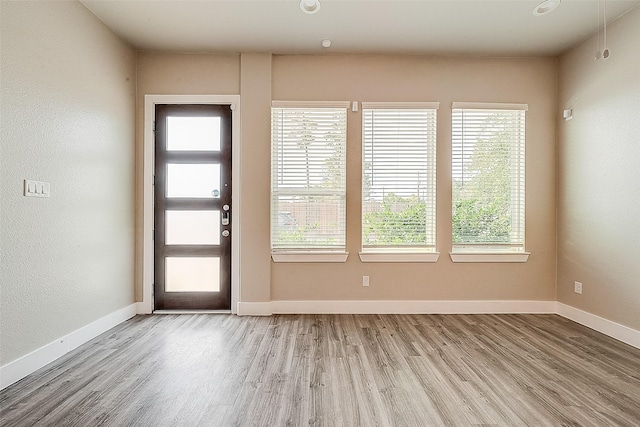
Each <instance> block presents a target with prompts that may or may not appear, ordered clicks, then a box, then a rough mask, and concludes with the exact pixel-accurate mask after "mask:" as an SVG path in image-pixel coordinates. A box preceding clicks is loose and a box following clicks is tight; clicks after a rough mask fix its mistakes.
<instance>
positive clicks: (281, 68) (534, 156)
mask: <svg viewBox="0 0 640 427" xmlns="http://www.w3.org/2000/svg"><path fill="white" fill-rule="evenodd" d="M200 67H204V68H205V70H202V69H200ZM234 73H235V74H234ZM212 81H213V82H214V83H212ZM182 82H188V84H186V85H185V84H183V83H182ZM212 85H214V86H213V87H212ZM238 90H239V92H237V91H238ZM149 93H166V94H182V93H188V94H190V93H203V94H211V93H213V94H230V93H240V94H241V104H242V116H241V117H242V159H241V164H242V172H241V173H242V194H241V214H240V215H241V221H242V236H241V244H242V246H241V248H240V251H241V283H242V287H241V301H242V302H263V301H269V300H341V299H342V300H367V299H370V300H555V298H556V294H555V271H556V263H555V259H556V258H555V257H556V253H555V200H556V196H555V170H556V163H555V161H556V160H555V123H556V122H555V112H556V105H557V100H556V60H555V59H553V58H537V59H442V58H427V57H414V56H397V57H396V56H358V55H350V56H273V57H272V56H271V55H268V54H242V55H240V56H239V57H235V56H218V55H203V56H193V55H163V54H142V55H141V56H140V57H139V60H138V150H139V152H141V151H140V150H141V147H142V130H143V129H142V127H143V123H142V101H143V99H144V94H149ZM271 99H277V100H312V101H313V100H347V101H359V102H360V101H439V102H441V108H440V111H439V121H438V125H439V128H438V132H439V135H438V194H437V197H438V229H437V232H438V248H439V250H440V251H441V257H440V260H439V261H438V262H437V263H435V264H382V263H378V264H373V263H369V264H363V263H361V262H360V260H359V258H358V251H359V248H360V173H361V166H360V159H361V139H360V132H361V119H360V117H361V116H360V113H349V117H348V120H349V121H348V148H347V158H348V160H347V161H348V172H347V173H348V176H347V178H348V185H347V192H348V195H347V227H348V232H347V233H348V234H347V249H348V251H349V252H350V253H351V255H350V256H349V260H348V261H347V262H346V263H344V264H281V263H278V264H274V263H271V261H270V250H269V211H270V200H269V181H270V151H269V150H270V118H269V114H270V100H271ZM453 101H478V102H514V103H527V104H529V111H528V112H527V194H526V196H527V250H529V251H530V252H531V253H532V254H531V257H530V258H529V262H527V263H524V264H453V263H452V262H451V261H450V259H449V256H448V252H449V250H450V246H451V237H450V235H451V225H450V221H451V213H450V205H451V188H450V183H449V182H450V179H449V173H450V166H449V164H450V119H451V114H450V106H451V102H453ZM138 164H139V165H140V164H141V159H139V160H138ZM139 178H140V177H139ZM234 185H236V183H234ZM139 191H140V188H139ZM139 200H140V199H139ZM365 274H366V275H369V276H370V277H371V286H370V287H369V288H363V287H362V286H361V283H362V275H365ZM138 289H139V290H140V289H141V287H140V285H139V286H138Z"/></svg>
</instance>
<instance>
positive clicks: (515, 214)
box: [451, 103, 527, 252]
mask: <svg viewBox="0 0 640 427" xmlns="http://www.w3.org/2000/svg"><path fill="white" fill-rule="evenodd" d="M526 110H527V106H526V105H523V104H472V103H454V104H453V111H452V138H451V139H452V165H451V173H452V176H451V178H452V205H453V206H452V221H453V223H452V233H453V235H452V242H453V251H454V252H455V251H467V250H472V251H473V250H478V251H489V252H491V251H507V252H513V251H516V252H521V251H524V237H525V111H526Z"/></svg>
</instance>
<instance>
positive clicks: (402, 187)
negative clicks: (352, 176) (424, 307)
mask: <svg viewBox="0 0 640 427" xmlns="http://www.w3.org/2000/svg"><path fill="white" fill-rule="evenodd" d="M398 105H399V106H396V105H393V104H375V103H363V104H362V114H363V126H362V141H363V164H362V250H363V252H376V251H382V252H403V251H405V252H406V251H416V250H417V251H425V250H426V251H434V250H435V244H436V231H435V224H436V208H435V206H436V118H437V108H438V103H423V104H418V103H413V104H398Z"/></svg>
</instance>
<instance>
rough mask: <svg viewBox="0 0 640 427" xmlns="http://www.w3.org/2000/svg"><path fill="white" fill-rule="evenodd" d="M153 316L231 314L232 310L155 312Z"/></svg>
mask: <svg viewBox="0 0 640 427" xmlns="http://www.w3.org/2000/svg"><path fill="white" fill-rule="evenodd" d="M153 314H231V310H154V311H153Z"/></svg>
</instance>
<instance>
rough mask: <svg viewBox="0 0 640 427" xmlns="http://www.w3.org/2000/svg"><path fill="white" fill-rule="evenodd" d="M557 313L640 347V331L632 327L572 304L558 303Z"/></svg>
mask: <svg viewBox="0 0 640 427" xmlns="http://www.w3.org/2000/svg"><path fill="white" fill-rule="evenodd" d="M557 305H558V308H557V314H559V315H560V316H562V317H566V318H567V319H569V320H573V321H574V322H576V323H580V324H581V325H584V326H586V327H588V328H591V329H593V330H596V331H598V332H600V333H603V334H605V335H608V336H610V337H611V338H615V339H617V340H618V341H622V342H623V343H626V344H629V345H630V346H633V347H636V348H640V331H637V330H635V329H631V328H629V327H627V326H624V325H621V324H619V323H616V322H613V321H611V320H607V319H605V318H602V317H600V316H596V315H595V314H591V313H587V312H586V311H582V310H580V309H577V308H575V307H572V306H570V305H566V304H563V303H561V302H558V303H557Z"/></svg>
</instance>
